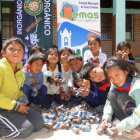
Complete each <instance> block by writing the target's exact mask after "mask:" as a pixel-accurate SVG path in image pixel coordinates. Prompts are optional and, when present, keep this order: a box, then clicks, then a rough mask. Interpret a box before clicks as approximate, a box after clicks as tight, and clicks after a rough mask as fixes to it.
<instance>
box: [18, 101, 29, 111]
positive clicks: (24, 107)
mask: <svg viewBox="0 0 140 140" xmlns="http://www.w3.org/2000/svg"><path fill="white" fill-rule="evenodd" d="M29 110H30V108H29V107H27V106H26V105H25V103H21V105H20V107H19V109H18V111H17V112H18V113H21V114H29Z"/></svg>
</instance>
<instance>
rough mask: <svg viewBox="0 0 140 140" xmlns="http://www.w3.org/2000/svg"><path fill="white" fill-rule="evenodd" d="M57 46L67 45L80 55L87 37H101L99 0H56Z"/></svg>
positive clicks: (85, 46) (86, 44)
mask: <svg viewBox="0 0 140 140" xmlns="http://www.w3.org/2000/svg"><path fill="white" fill-rule="evenodd" d="M57 35H58V48H59V49H61V48H63V47H69V48H71V49H72V50H74V51H75V52H77V53H78V54H80V55H81V56H83V55H84V52H85V50H86V49H87V48H88V38H89V37H90V36H92V35H96V36H98V37H100V38H101V25H100V0H73V1H72V0H57Z"/></svg>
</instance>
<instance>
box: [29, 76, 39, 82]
mask: <svg viewBox="0 0 140 140" xmlns="http://www.w3.org/2000/svg"><path fill="white" fill-rule="evenodd" d="M30 81H31V82H32V84H35V83H36V82H39V79H38V78H36V77H30Z"/></svg>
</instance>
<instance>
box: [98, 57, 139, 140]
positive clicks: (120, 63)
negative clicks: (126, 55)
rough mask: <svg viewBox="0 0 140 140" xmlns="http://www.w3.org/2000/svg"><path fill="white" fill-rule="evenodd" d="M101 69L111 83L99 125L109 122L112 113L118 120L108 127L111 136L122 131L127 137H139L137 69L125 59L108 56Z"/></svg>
mask: <svg viewBox="0 0 140 140" xmlns="http://www.w3.org/2000/svg"><path fill="white" fill-rule="evenodd" d="M103 69H104V71H105V74H106V76H107V77H108V78H109V79H110V81H111V82H112V84H111V88H110V91H109V93H108V99H107V101H106V104H105V107H104V113H103V118H102V120H103V122H102V124H101V126H103V125H106V124H107V123H108V122H110V121H111V118H112V114H113V113H114V114H115V115H116V117H117V118H118V119H119V120H120V122H118V123H117V124H116V126H115V127H112V128H110V130H111V131H112V136H115V135H117V134H118V133H119V132H123V133H122V134H123V135H124V136H126V137H128V138H133V139H136V138H140V127H139V125H140V111H139V110H140V94H139V93H140V86H139V85H140V78H139V71H138V70H137V68H136V67H135V66H133V65H131V64H129V63H128V62H127V61H126V60H124V59H121V58H117V57H111V58H109V59H108V60H107V62H105V64H104V67H103ZM101 126H100V127H101ZM104 131H106V128H104ZM128 131H129V132H128Z"/></svg>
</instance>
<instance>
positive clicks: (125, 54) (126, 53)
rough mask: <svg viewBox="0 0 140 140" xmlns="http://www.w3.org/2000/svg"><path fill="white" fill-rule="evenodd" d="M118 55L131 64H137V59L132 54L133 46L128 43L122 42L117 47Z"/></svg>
mask: <svg viewBox="0 0 140 140" xmlns="http://www.w3.org/2000/svg"><path fill="white" fill-rule="evenodd" d="M117 55H118V56H119V57H120V58H123V59H124V60H127V61H128V62H130V63H131V64H133V65H134V64H135V61H134V60H135V59H134V57H133V55H132V53H131V45H130V44H129V43H128V42H127V41H122V42H120V43H118V45H117Z"/></svg>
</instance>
